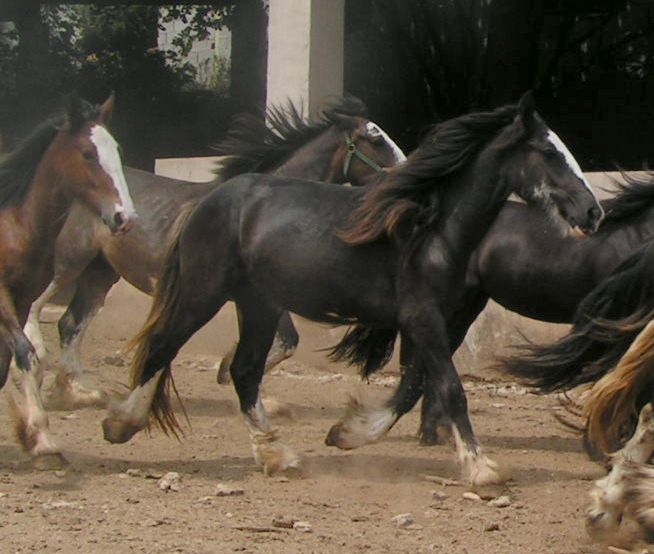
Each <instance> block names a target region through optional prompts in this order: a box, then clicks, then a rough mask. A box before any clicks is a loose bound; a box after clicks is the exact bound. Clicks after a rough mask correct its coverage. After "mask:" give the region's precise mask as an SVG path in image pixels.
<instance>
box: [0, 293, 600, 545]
mask: <svg viewBox="0 0 654 554" xmlns="http://www.w3.org/2000/svg"><path fill="white" fill-rule="evenodd" d="M147 307H148V299H147V298H146V297H144V296H143V295H140V294H139V293H136V292H135V291H134V290H133V289H131V288H130V287H128V286H127V285H124V284H121V285H119V286H118V287H116V289H115V290H114V291H112V294H111V296H110V298H109V300H108V302H107V306H106V307H105V309H104V311H103V312H102V313H101V314H100V316H99V317H98V318H97V320H96V321H95V322H94V324H93V326H92V328H91V329H90V331H89V335H88V337H87V340H86V343H85V348H84V361H85V364H86V366H87V367H88V368H89V379H90V380H91V381H92V382H94V383H97V384H99V385H100V386H102V387H106V388H107V389H114V390H115V389H118V390H120V384H121V383H125V382H126V381H127V378H126V374H127V363H126V360H127V358H126V357H125V356H123V355H122V354H121V349H122V348H123V347H124V345H125V343H126V341H127V339H128V338H129V337H130V336H131V335H132V333H134V332H135V331H136V330H137V328H138V326H139V324H140V323H141V321H142V320H143V318H144V317H145V313H146V310H147ZM55 315H56V312H54V311H52V312H50V314H49V320H50V321H49V322H48V323H46V324H45V325H44V327H45V331H46V336H47V338H48V339H49V345H50V347H51V350H52V351H53V357H54V359H56V347H55V346H54V344H55V341H54V338H55V331H56V327H55V325H54V323H53V318H54V316H55ZM301 336H302V344H303V345H304V346H303V348H302V349H301V351H300V352H299V353H298V356H296V358H294V359H293V360H289V361H287V362H284V364H282V365H281V367H280V368H278V369H277V370H275V371H274V372H273V373H272V374H270V375H268V376H267V377H266V379H265V392H266V394H267V395H269V396H274V397H275V398H277V399H278V400H279V401H281V402H284V403H287V404H288V405H289V406H290V407H291V409H292V412H293V416H294V417H293V418H292V419H289V418H281V419H277V420H276V421H277V424H278V425H279V427H280V429H281V431H282V436H283V438H284V440H285V442H287V443H288V444H289V445H290V446H292V447H293V448H294V449H295V450H296V452H298V453H300V454H301V456H302V458H303V461H304V470H303V476H302V477H289V478H284V477H282V478H280V477H273V478H267V477H264V476H263V475H262V474H261V473H260V472H259V471H258V470H257V467H256V466H255V464H254V461H253V459H252V456H251V451H250V446H249V441H248V437H247V432H246V429H245V425H244V423H243V421H242V418H241V417H240V416H239V414H238V406H237V400H236V395H235V392H234V390H233V389H232V387H231V386H227V387H225V386H218V385H216V383H215V368H214V366H215V364H216V362H217V361H218V359H219V356H220V353H221V352H224V350H225V348H226V346H227V345H229V344H230V342H231V341H232V340H233V337H234V321H233V315H232V314H231V313H229V312H226V313H225V314H222V315H221V316H219V317H218V318H217V320H214V322H212V323H211V324H210V325H209V326H208V327H207V328H205V329H204V330H203V331H202V332H201V333H199V334H198V336H196V337H195V338H194V339H193V340H192V341H191V342H190V343H189V344H188V345H187V347H186V348H185V349H184V350H183V351H182V353H181V354H180V356H179V357H178V358H177V361H176V365H175V376H176V381H177V386H178V388H179V390H180V392H181V395H182V398H183V400H184V403H185V406H186V409H187V411H188V415H189V420H190V424H191V425H190V427H188V426H187V427H185V430H186V436H185V438H184V439H183V441H182V442H177V441H175V440H174V439H170V438H168V437H166V436H164V435H163V434H162V433H161V432H160V431H158V430H153V431H152V432H151V433H150V434H147V433H141V434H140V435H138V436H137V437H135V438H134V439H133V440H132V441H131V442H130V443H128V444H125V445H110V444H108V443H105V442H104V441H103V439H102V433H101V429H100V422H101V420H102V418H103V416H104V412H103V411H102V410H95V409H85V410H80V411H78V412H75V413H72V412H51V415H50V424H51V429H52V431H53V433H54V435H55V437H56V438H57V440H58V441H59V443H60V444H61V446H62V447H63V449H64V452H65V454H66V456H67V457H68V459H69V460H70V462H71V464H72V467H71V469H69V470H68V471H67V472H65V474H62V473H58V474H55V473H49V472H46V473H40V472H36V471H34V470H32V469H31V467H30V464H29V462H28V461H27V460H26V458H25V457H24V455H23V454H22V453H21V452H20V450H19V448H18V447H17V446H16V443H15V442H14V440H13V436H12V435H13V433H12V426H11V422H10V420H9V418H8V417H7V416H6V411H3V415H1V416H0V545H1V546H2V547H1V551H2V552H3V553H10V552H31V551H46V552H73V551H75V550H77V551H81V552H147V553H157V552H162V553H164V552H185V553H186V552H188V553H205V552H206V553H209V552H212V553H213V552H366V551H368V552H413V553H415V552H442V553H468V554H478V553H479V554H481V553H484V554H486V553H488V552H494V553H528V552H533V553H538V554H542V553H556V554H568V553H569V554H573V553H575V554H578V553H582V554H583V553H586V554H592V553H599V552H606V550H605V549H603V548H601V547H598V546H593V545H591V544H590V543H589V541H588V539H587V537H586V533H585V530H584V522H583V513H584V509H585V507H586V504H587V497H588V490H589V489H590V486H591V482H592V480H593V479H595V478H597V477H598V476H600V475H601V474H602V470H601V468H600V467H599V466H597V465H595V464H593V463H591V462H590V461H588V460H587V458H586V457H585V455H584V453H583V452H582V449H581V446H580V442H579V440H578V439H577V438H576V437H574V436H572V435H571V434H570V433H569V432H567V431H566V430H565V429H564V428H562V426H561V425H560V424H559V423H558V422H557V421H556V420H555V419H554V418H553V415H552V413H553V412H552V409H553V408H556V406H557V402H556V400H555V399H554V398H552V397H539V396H534V395H532V394H527V393H526V391H524V389H520V388H519V387H514V386H511V384H510V383H508V382H503V381H501V378H500V377H498V376H497V375H493V374H490V373H488V374H486V377H487V380H479V379H467V380H466V388H467V391H468V399H469V407H470V413H471V417H472V421H473V425H474V426H475V428H476V431H477V433H478V435H479V437H480V439H481V441H482V443H483V444H484V445H485V446H486V448H487V450H488V452H489V453H490V454H491V455H492V457H494V458H495V459H496V460H498V461H499V462H500V463H501V464H503V465H504V466H506V467H507V468H510V469H511V472H512V475H513V480H512V481H511V482H510V483H509V485H508V486H507V488H506V491H505V494H506V495H508V497H509V499H510V502H509V505H508V506H505V507H496V506H493V505H490V504H489V503H488V502H486V501H480V500H469V499H466V498H464V497H463V494H464V493H465V492H466V490H467V489H466V488H465V487H463V486H459V485H443V484H439V483H438V482H434V480H433V479H432V478H430V476H431V477H433V476H437V477H443V478H450V479H456V478H457V477H458V470H457V465H456V463H455V460H454V454H453V450H452V448H451V447H450V446H437V447H421V446H419V445H418V443H417V441H416V438H415V432H416V429H417V426H418V415H417V413H415V412H414V413H412V414H409V415H408V416H407V417H405V418H404V419H403V420H401V421H400V422H399V423H398V425H397V426H396V427H395V428H394V429H392V431H391V432H390V433H389V435H388V436H387V437H386V438H385V439H384V440H383V441H381V442H379V443H377V444H375V445H370V446H366V447H364V448H361V449H359V450H357V451H351V452H341V451H338V450H336V449H334V448H329V447H327V446H325V445H324V442H323V441H324V437H325V435H326V433H327V431H328V430H329V428H330V426H331V425H332V424H333V423H334V422H335V421H336V420H337V419H338V418H339V417H340V415H341V413H342V411H343V405H344V403H345V401H346V399H347V397H348V394H349V393H351V392H352V391H354V390H358V389H363V391H364V393H365V394H370V395H387V394H389V393H390V390H391V389H390V388H389V387H390V386H392V385H393V384H394V383H395V380H396V379H397V374H396V373H395V372H394V371H395V370H396V368H397V365H396V364H395V363H392V364H391V367H390V368H389V369H388V370H387V371H385V372H384V373H383V374H381V375H380V377H379V378H376V379H374V380H373V381H372V382H371V383H369V384H361V383H360V381H359V380H358V379H357V378H356V376H355V374H354V371H353V370H352V369H349V368H344V367H342V366H337V365H334V364H330V363H328V362H327V361H326V360H325V358H324V356H323V355H322V354H320V353H317V352H315V351H314V349H315V348H316V347H318V346H320V345H325V344H329V343H330V342H334V331H333V330H325V329H322V328H317V327H311V326H307V325H303V326H302V327H301ZM46 385H47V383H46ZM3 407H4V399H3ZM170 471H173V472H178V473H179V474H180V477H181V483H180V486H179V490H178V491H168V492H164V491H162V490H160V489H159V487H158V486H157V479H156V477H158V476H161V475H162V474H164V473H166V472H170ZM426 476H427V477H426ZM219 483H222V484H224V485H227V486H229V487H232V488H238V489H242V491H243V494H241V495H237V496H225V497H220V496H216V495H215V494H214V491H215V489H216V486H217V485H218V484H219ZM403 513H411V514H412V515H413V518H414V523H413V525H410V526H409V527H408V528H406V529H403V528H398V527H396V525H395V524H394V523H393V521H392V518H393V517H394V516H396V515H398V514H403ZM277 516H283V517H284V518H286V519H287V520H289V521H293V520H300V521H304V522H307V523H308V525H309V526H310V532H305V531H306V530H307V529H306V528H305V529H304V531H303V530H302V529H286V528H280V527H276V526H274V525H273V518H275V517H277Z"/></svg>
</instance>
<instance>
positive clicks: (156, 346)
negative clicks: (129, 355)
mask: <svg viewBox="0 0 654 554" xmlns="http://www.w3.org/2000/svg"><path fill="white" fill-rule="evenodd" d="M194 207H195V206H194V205H193V204H188V205H186V206H184V207H183V208H182V210H181V211H180V214H179V215H178V217H177V221H176V223H175V230H174V231H173V233H171V234H172V235H173V237H172V240H171V242H170V244H169V247H168V251H167V252H166V255H165V258H164V263H163V267H162V271H161V273H160V275H159V279H158V281H157V285H156V287H155V291H154V295H153V299H152V305H151V307H150V313H149V314H148V317H147V319H146V321H145V323H144V324H143V327H142V328H141V330H140V331H139V332H138V333H137V334H136V335H135V336H134V338H133V339H132V340H131V341H130V343H129V345H128V348H129V349H131V350H134V357H133V359H132V366H131V372H130V377H131V385H132V389H134V388H136V387H137V386H139V385H141V384H143V378H144V376H145V375H146V372H147V375H148V376H149V377H148V378H152V375H153V374H154V373H155V372H156V371H158V370H159V369H163V373H162V375H161V377H160V379H159V382H158V383H157V389H156V391H155V394H154V398H153V401H152V404H151V406H150V414H151V416H152V418H153V419H154V420H155V422H156V423H157V425H158V426H159V427H160V428H161V430H162V431H163V432H164V433H165V434H166V435H169V434H172V435H173V436H175V437H176V438H179V435H180V433H181V432H182V430H181V426H180V424H179V421H178V420H177V417H176V415H175V411H174V410H173V407H172V403H171V389H172V390H173V391H174V394H175V396H176V397H177V400H178V401H179V403H180V405H181V407H182V410H183V412H184V416H185V417H186V410H185V409H184V405H183V403H182V402H181V399H180V397H179V393H178V392H177V387H175V381H174V380H173V375H172V372H171V370H170V364H171V362H172V359H173V357H174V355H175V353H176V351H173V352H170V351H168V350H163V348H164V345H165V343H166V340H167V338H168V336H169V333H170V330H171V327H172V325H173V324H174V319H175V314H176V312H177V307H178V305H179V297H180V294H179V291H180V287H179V276H180V259H179V258H180V256H179V242H180V237H181V231H182V229H183V227H184V224H185V223H186V221H187V219H188V218H189V216H190V215H191V213H192V211H193V208H194ZM152 366H156V367H152ZM146 380H147V379H146ZM186 419H187V420H188V418H186Z"/></svg>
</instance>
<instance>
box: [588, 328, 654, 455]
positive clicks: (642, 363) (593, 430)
mask: <svg viewBox="0 0 654 554" xmlns="http://www.w3.org/2000/svg"><path fill="white" fill-rule="evenodd" d="M653 384H654V320H652V321H650V322H649V323H648V324H647V326H646V327H645V328H644V329H643V330H642V331H641V332H640V334H639V335H638V336H637V337H636V339H635V340H634V341H633V343H632V345H631V346H630V348H629V349H628V350H627V352H626V353H625V355H624V356H623V357H622V359H621V360H620V362H619V363H618V365H617V367H616V368H615V369H614V370H613V371H611V372H610V373H607V374H606V375H605V376H604V377H602V379H600V380H599V381H598V382H597V383H596V384H595V386H594V387H593V388H592V389H591V392H590V395H589V397H588V398H587V400H586V401H585V402H584V413H585V415H586V417H587V437H588V441H589V442H590V444H591V445H599V446H600V447H601V448H602V449H603V450H604V451H605V452H608V451H611V450H613V449H614V448H615V446H616V445H618V444H619V442H620V438H621V436H622V435H623V432H624V431H625V429H626V427H627V426H628V425H630V424H631V423H632V422H633V421H634V419H636V418H637V417H638V412H639V410H640V408H642V406H640V405H639V404H640V402H639V398H640V397H641V396H642V394H643V392H644V391H647V389H649V388H650V387H651V386H652V385H653ZM649 399H651V397H650V396H648V400H649Z"/></svg>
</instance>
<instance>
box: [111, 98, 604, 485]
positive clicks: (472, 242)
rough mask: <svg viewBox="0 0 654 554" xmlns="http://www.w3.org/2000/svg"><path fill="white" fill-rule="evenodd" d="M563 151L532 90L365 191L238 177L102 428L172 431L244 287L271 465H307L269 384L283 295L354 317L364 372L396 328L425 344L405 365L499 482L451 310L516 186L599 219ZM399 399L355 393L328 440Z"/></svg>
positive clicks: (187, 255)
mask: <svg viewBox="0 0 654 554" xmlns="http://www.w3.org/2000/svg"><path fill="white" fill-rule="evenodd" d="M565 152H566V155H564V154H563V152H561V150H559V149H558V143H557V142H556V140H555V135H554V134H553V133H552V131H551V130H550V129H549V128H548V127H547V125H546V124H545V123H544V122H543V120H542V119H541V118H540V117H539V116H538V115H537V114H536V113H535V111H534V107H533V102H532V100H531V96H529V95H528V96H526V97H524V98H523V99H522V100H521V102H520V103H519V104H518V105H514V106H506V107H503V108H499V109H497V110H495V111H492V112H484V113H476V114H470V115H466V116H462V117H459V118H456V119H453V120H451V121H448V122H445V123H443V124H441V125H439V126H438V127H436V128H435V129H434V130H433V131H432V132H431V133H430V134H429V135H428V136H427V137H426V138H425V139H424V140H423V141H422V143H421V144H420V146H419V147H418V148H417V149H416V151H415V152H414V153H413V154H412V155H411V156H409V159H408V160H407V162H406V163H405V164H403V165H401V166H398V168H397V169H393V170H391V171H389V172H388V174H387V175H386V176H385V177H384V178H383V179H382V180H381V182H379V183H378V184H377V185H376V186H374V187H367V188H366V189H365V190H361V189H355V188H342V187H333V186H328V185H321V184H314V185H313V186H311V187H307V186H306V183H305V182H304V181H301V180H297V179H289V178H282V177H275V176H266V175H243V176H241V177H236V178H234V179H231V180H230V181H229V182H227V183H225V184H224V185H223V186H222V187H219V188H218V189H217V190H216V191H214V192H213V193H211V194H210V195H209V196H208V197H206V198H205V199H204V200H203V201H202V202H201V203H200V204H199V205H198V207H197V208H196V209H195V211H194V212H193V214H192V215H191V216H190V218H189V219H188V221H187V222H186V224H185V225H184V228H183V230H182V232H181V233H180V235H179V237H178V239H177V241H176V243H175V244H174V245H173V247H172V248H171V250H170V252H169V254H168V256H167V260H166V262H165V267H164V273H163V274H162V276H161V278H160V281H159V284H158V287H157V291H156V293H155V299H154V302H153V306H152V310H151V313H150V316H149V318H148V320H147V322H146V324H145V326H144V329H143V330H142V332H141V333H140V335H139V336H138V338H137V339H136V343H137V350H136V355H135V358H134V362H133V367H132V374H133V387H134V390H133V391H132V394H131V395H130V397H129V398H128V399H127V400H126V401H125V402H123V403H121V404H120V405H117V406H114V407H112V409H110V413H109V415H108V417H107V418H106V419H105V421H104V423H103V427H104V433H105V437H106V438H107V439H108V440H109V441H111V442H124V441H126V440H129V438H130V437H131V436H133V435H134V434H135V433H136V432H138V431H139V430H141V429H144V428H145V427H147V425H148V422H149V419H150V416H153V417H154V418H155V419H156V420H157V421H158V422H159V423H160V424H161V426H162V427H163V428H164V429H165V430H167V431H171V432H173V433H174V432H176V430H177V428H178V426H177V421H176V418H175V415H174V413H173V411H172V408H171V404H170V398H169V391H170V385H171V371H170V363H171V362H172V360H173V359H174V357H175V355H176V354H177V352H178V350H179V348H181V346H182V345H183V344H184V343H185V342H186V341H187V340H188V339H189V338H190V337H191V336H192V335H193V333H195V331H197V330H198V329H199V328H200V327H202V326H203V325H204V324H205V323H206V322H207V321H209V319H211V317H212V316H213V315H214V314H215V313H216V312H217V311H218V310H219V309H220V307H221V306H222V305H223V304H224V303H225V302H226V301H227V300H230V299H232V300H234V301H235V302H236V304H237V306H238V308H239V310H240V311H241V314H242V326H241V329H240V341H239V344H238V348H237V351H236V354H235V356H234V361H233V363H232V365H231V374H232V378H233V381H234V385H235V387H236V391H237V393H238V396H239V401H240V406H241V411H242V413H243V415H244V417H245V421H246V423H247V425H248V428H249V431H250V437H251V442H252V446H253V450H254V456H255V459H256V461H257V462H258V463H260V464H261V465H262V466H263V467H264V470H265V471H266V473H273V472H275V471H280V470H284V469H286V468H289V467H295V466H297V465H298V464H299V460H298V458H297V457H296V456H295V454H294V453H293V452H292V451H291V450H290V449H288V448H287V447H286V446H285V445H284V444H282V443H281V442H280V441H279V438H278V435H277V433H276V432H275V431H274V430H273V428H272V427H271V425H270V423H269V422H268V419H267V417H266V414H265V411H264V408H263V405H262V403H261V399H260V396H259V386H260V382H261V379H262V376H263V369H264V364H265V361H266V354H267V352H268V349H269V348H270V345H271V343H272V341H273V337H274V335H275V328H276V326H277V321H278V319H279V317H280V314H281V312H282V310H283V309H286V310H289V311H291V312H294V313H297V314H300V315H302V316H303V317H307V318H309V319H313V320H316V321H321V322H327V323H337V324H353V325H354V327H353V328H352V329H351V330H350V331H349V332H348V333H347V335H346V337H345V338H344V339H343V341H342V342H341V343H340V344H339V346H338V347H337V348H336V352H337V354H338V355H340V356H343V357H347V358H349V359H350V360H353V361H356V362H359V363H360V365H361V366H362V368H363V371H364V372H365V373H369V372H371V371H374V370H375V369H377V368H378V367H379V366H380V365H382V364H383V363H384V362H386V361H387V359H388V357H389V355H390V353H391V351H392V349H393V344H394V341H395V338H396V335H397V334H398V333H399V334H400V336H401V339H402V343H403V347H405V346H410V347H411V351H412V353H413V356H412V358H411V367H410V368H409V369H410V370H411V371H413V372H415V374H416V375H417V376H419V378H420V380H421V382H422V381H423V380H424V382H425V383H426V385H425V394H426V395H427V396H431V395H434V394H437V395H438V397H439V399H440V400H441V401H442V402H443V405H444V412H445V413H446V414H447V417H448V420H449V421H450V422H451V427H452V432H453V435H454V438H455V440H456V447H457V453H458V457H459V460H460V461H461V463H462V465H463V470H464V477H465V479H466V480H468V481H470V482H472V483H474V484H482V483H488V482H496V481H498V480H501V478H502V477H501V474H500V472H499V469H498V467H497V464H495V463H494V462H493V461H492V460H490V459H489V458H487V456H486V455H485V454H484V452H483V449H482V447H481V445H480V443H479V441H478V440H477V437H476V436H475V434H474V432H473V430H472V426H471V423H470V420H469V418H468V413H467V407H466V398H465V394H464V391H463V388H462V386H461V382H460V381H459V378H458V375H457V373H456V369H455V368H454V365H453V364H452V360H451V356H450V348H449V340H448V323H449V321H450V318H451V317H452V315H453V314H454V313H455V312H456V309H457V307H458V304H459V301H460V297H459V290H460V283H461V281H462V277H463V275H464V274H465V270H466V267H467V263H468V260H469V258H470V255H471V254H472V252H473V251H474V250H475V248H476V247H477V245H478V244H479V241H480V240H481V239H482V238H483V236H484V235H485V233H486V232H487V231H488V228H489V227H490V225H491V224H492V222H493V220H494V219H495V217H496V216H497V213H498V212H499V210H500V209H501V207H502V205H503V204H504V202H505V200H506V198H507V197H508V195H509V194H510V193H512V192H515V193H517V194H519V195H520V196H521V197H523V198H524V199H525V200H527V201H529V202H534V203H537V204H540V205H541V206H543V207H544V208H545V209H548V210H550V211H551V212H552V213H553V214H564V215H565V217H566V219H567V220H568V221H569V222H571V221H574V222H575V224H577V225H579V226H580V227H582V228H583V229H586V230H588V231H594V230H595V229H596V227H597V225H598V223H599V220H600V218H601V215H602V211H601V209H600V207H599V205H598V204H597V201H596V199H595V197H594V195H593V194H592V192H591V191H590V190H589V188H588V187H587V186H586V183H585V182H584V180H583V178H581V177H580V175H579V172H578V168H575V167H573V166H572V165H571V163H570V159H571V156H570V155H569V152H567V150H566V151H565ZM556 216H557V217H558V215H556ZM199 283H201V284H202V286H201V287H198V284H199ZM402 413H403V411H402V407H401V406H398V405H396V403H395V402H394V399H390V400H389V401H388V402H386V403H384V404H383V405H380V406H364V405H362V404H358V405H356V406H355V407H353V408H352V409H351V410H349V411H348V415H347V417H346V419H345V420H344V421H342V422H341V423H339V424H338V425H336V426H335V427H334V428H332V430H331V432H330V433H329V436H328V443H329V444H332V445H335V446H338V447H340V448H351V447H353V446H357V445H359V444H362V443H365V442H370V441H372V440H375V439H377V438H379V437H381V436H382V435H383V434H384V433H385V432H386V431H388V430H389V429H390V428H391V427H392V426H393V424H394V423H395V422H396V421H397V420H398V418H399V417H400V416H401V414H402Z"/></svg>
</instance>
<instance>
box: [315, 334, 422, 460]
mask: <svg viewBox="0 0 654 554" xmlns="http://www.w3.org/2000/svg"><path fill="white" fill-rule="evenodd" d="M413 361H414V358H413V342H412V341H411V339H410V338H409V337H408V336H406V335H404V334H402V340H401V343H400V367H401V368H402V377H401V379H400V384H399V385H398V387H397V389H396V390H395V393H394V394H393V395H392V396H391V397H390V398H389V399H388V400H386V401H383V402H382V403H381V404H364V403H363V402H361V401H360V399H358V398H354V397H353V398H351V399H350V402H349V403H348V406H347V408H346V411H345V415H344V416H343V418H342V419H341V420H340V421H339V422H338V423H336V424H335V425H333V426H332V428H331V429H330V430H329V433H328V434H327V437H326V439H325V444H327V446H336V447H338V448H341V449H344V450H350V449H353V448H358V447H360V446H363V445H366V444H370V443H372V442H375V441H377V440H379V439H380V438H381V437H382V436H383V435H384V434H385V433H386V432H387V431H388V430H389V429H390V428H391V427H392V426H393V425H394V424H395V422H396V421H397V420H398V419H399V418H400V417H402V416H403V415H404V414H405V413H407V412H408V411H410V410H411V409H412V408H413V407H414V406H415V405H416V402H417V401H418V400H419V398H420V396H421V395H422V373H421V371H420V368H418V367H416V366H415V365H414V363H413Z"/></svg>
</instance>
